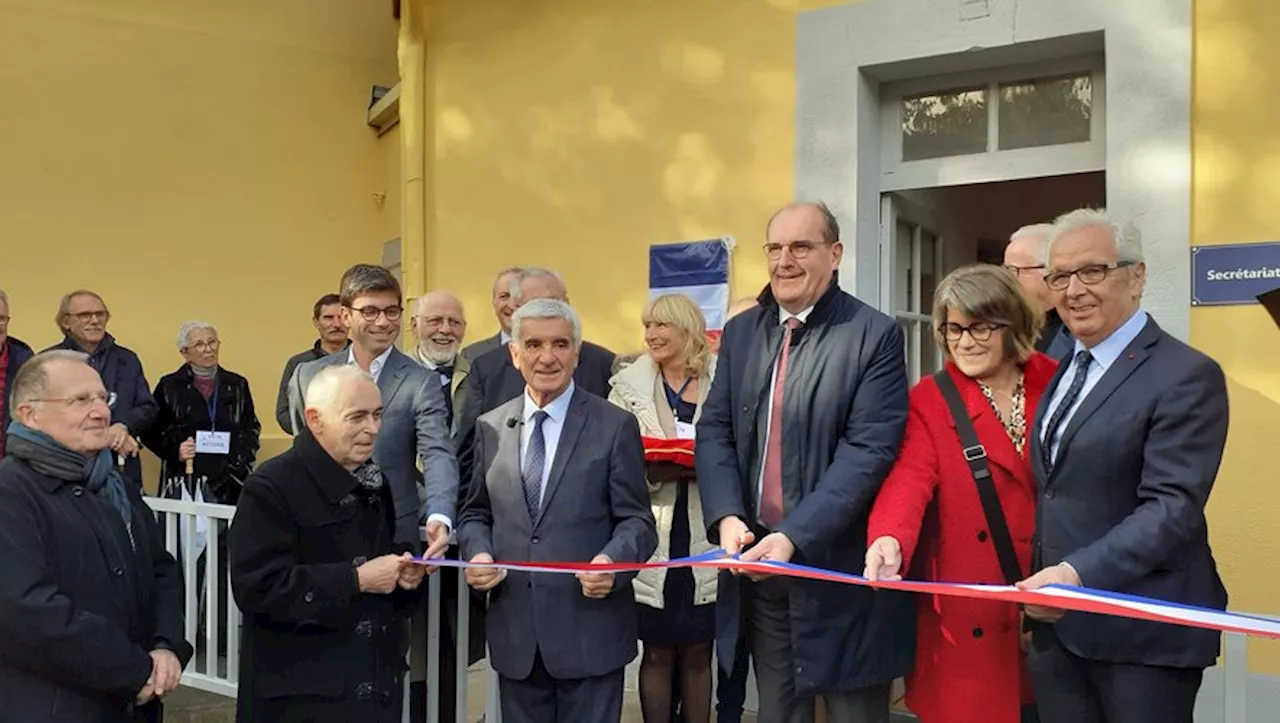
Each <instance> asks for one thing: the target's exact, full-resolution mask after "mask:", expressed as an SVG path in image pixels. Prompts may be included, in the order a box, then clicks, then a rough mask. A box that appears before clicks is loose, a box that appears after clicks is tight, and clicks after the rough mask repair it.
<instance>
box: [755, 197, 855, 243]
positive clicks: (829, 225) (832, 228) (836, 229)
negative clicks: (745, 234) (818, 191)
mask: <svg viewBox="0 0 1280 723" xmlns="http://www.w3.org/2000/svg"><path fill="white" fill-rule="evenodd" d="M796 208H810V209H813V210H814V211H817V212H818V215H819V216H821V217H822V240H823V241H826V242H827V243H829V244H837V243H840V222H839V221H837V220H836V215H835V214H834V213H832V212H831V208H830V207H828V206H827V204H826V202H824V201H792V202H791V203H788V204H787V205H785V206H783V207H782V208H780V209H778V210H777V211H776V212H775V213H774V214H773V215H772V216H770V217H769V222H768V223H766V224H765V225H764V235H765V238H768V237H769V229H770V228H772V227H773V221H774V219H776V218H777V217H778V216H779V215H780V214H781V213H782V212H783V211H790V210H792V209H796Z"/></svg>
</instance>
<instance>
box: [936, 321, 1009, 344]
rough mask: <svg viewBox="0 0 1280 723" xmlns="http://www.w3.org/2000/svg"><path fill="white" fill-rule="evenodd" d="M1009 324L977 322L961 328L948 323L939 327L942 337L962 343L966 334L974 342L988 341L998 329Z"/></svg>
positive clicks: (953, 323)
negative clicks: (961, 340) (966, 333)
mask: <svg viewBox="0 0 1280 723" xmlns="http://www.w3.org/2000/svg"><path fill="white" fill-rule="evenodd" d="M1006 326H1008V324H993V323H991V322H989V321H975V322H973V323H972V324H970V325H968V326H961V325H959V324H956V323H955V322H950V321H949V322H947V323H945V324H941V325H939V326H938V331H939V332H941V333H942V337H943V338H944V339H946V340H947V341H960V339H961V337H963V336H964V334H965V332H966V331H967V332H969V336H971V337H973V340H974V341H988V340H989V339H991V335H992V334H993V333H995V332H996V331H997V330H998V329H1003V328H1005V327H1006Z"/></svg>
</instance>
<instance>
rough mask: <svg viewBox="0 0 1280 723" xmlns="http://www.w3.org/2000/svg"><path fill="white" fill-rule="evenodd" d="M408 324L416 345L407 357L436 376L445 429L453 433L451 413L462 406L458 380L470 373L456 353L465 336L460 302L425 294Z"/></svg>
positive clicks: (462, 390)
mask: <svg viewBox="0 0 1280 723" xmlns="http://www.w3.org/2000/svg"><path fill="white" fill-rule="evenodd" d="M412 321H413V323H412V325H411V327H410V328H412V329H413V335H414V337H416V338H417V340H418V345H417V346H415V347H414V348H413V349H412V350H411V351H410V352H409V356H410V357H411V358H412V359H413V360H414V361H416V362H418V363H419V364H421V365H422V366H424V367H426V368H428V369H431V370H432V371H436V372H439V373H440V386H442V387H445V388H446V390H447V391H446V392H445V395H444V398H445V408H446V409H448V411H449V429H450V430H452V431H453V432H454V433H456V432H457V428H456V424H455V423H454V410H457V409H461V408H462V406H463V404H464V403H465V402H466V400H465V395H466V388H465V387H463V386H462V380H464V379H466V378H467V374H469V373H470V372H471V362H470V361H468V360H467V358H466V357H465V356H463V355H462V354H460V353H459V350H460V349H461V348H462V339H463V338H464V337H465V336H466V333H467V317H466V314H465V313H464V312H463V310H462V300H461V299H459V298H458V297H457V296H455V295H453V294H451V293H449V292H448V291H431V292H428V293H426V294H424V295H423V296H420V297H418V301H417V304H416V311H415V313H414V315H413V320H412Z"/></svg>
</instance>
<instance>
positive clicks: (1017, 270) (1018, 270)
mask: <svg viewBox="0 0 1280 723" xmlns="http://www.w3.org/2000/svg"><path fill="white" fill-rule="evenodd" d="M1004 268H1005V270H1006V271H1008V272H1009V273H1011V274H1013V275H1014V276H1021V275H1022V272H1023V271H1035V270H1037V269H1043V268H1044V264H1040V265H1038V266H1013V265H1011V264H1005V265H1004Z"/></svg>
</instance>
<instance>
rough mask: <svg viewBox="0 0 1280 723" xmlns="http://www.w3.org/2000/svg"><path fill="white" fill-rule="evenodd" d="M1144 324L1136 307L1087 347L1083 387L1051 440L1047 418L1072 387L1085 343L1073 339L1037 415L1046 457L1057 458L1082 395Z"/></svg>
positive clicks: (1143, 318) (1105, 371)
mask: <svg viewBox="0 0 1280 723" xmlns="http://www.w3.org/2000/svg"><path fill="white" fill-rule="evenodd" d="M1146 325H1147V312H1145V311H1143V310H1142V309H1138V311H1137V312H1136V313H1134V315H1133V316H1131V317H1129V320H1128V321H1126V322H1125V323H1123V324H1121V325H1120V328H1119V329H1116V330H1115V331H1113V332H1111V336H1109V337H1107V338H1106V339H1103V340H1102V341H1100V342H1098V343H1097V344H1096V345H1094V347H1093V348H1092V349H1089V355H1090V356H1092V357H1093V360H1092V361H1090V362H1089V367H1088V368H1087V369H1086V370H1085V377H1084V386H1083V387H1081V388H1080V396H1078V397H1076V401H1075V404H1072V405H1071V408H1070V409H1068V410H1067V413H1066V415H1065V416H1064V417H1063V419H1062V422H1061V423H1060V424H1059V425H1058V430H1057V433H1056V434H1055V435H1054V437H1053V439H1052V440H1047V439H1045V438H1044V435H1045V426H1046V425H1047V424H1048V423H1049V418H1050V417H1052V416H1053V412H1054V410H1056V409H1057V408H1058V405H1060V404H1062V398H1063V397H1065V396H1066V395H1067V390H1068V389H1070V388H1071V382H1072V380H1074V379H1075V378H1076V361H1075V359H1076V355H1077V354H1079V353H1080V352H1081V351H1083V350H1084V348H1085V346H1084V344H1083V343H1081V341H1080V340H1079V339H1076V340H1075V347H1074V348H1073V349H1072V350H1071V357H1070V358H1069V359H1064V360H1063V362H1062V363H1063V364H1066V365H1068V368H1067V370H1066V371H1065V372H1063V373H1062V378H1061V379H1059V380H1058V386H1057V387H1055V388H1054V390H1053V396H1052V397H1051V398H1050V399H1049V406H1047V407H1045V408H1044V414H1043V415H1041V417H1040V443H1041V445H1042V448H1043V449H1045V450H1047V451H1048V453H1049V454H1048V459H1049V460H1050V461H1055V460H1057V458H1058V443H1059V442H1060V441H1062V434H1063V432H1065V431H1066V429H1067V425H1068V424H1070V423H1071V417H1072V416H1073V415H1074V414H1075V413H1076V410H1077V409H1079V408H1080V404H1081V403H1083V402H1084V400H1085V397H1087V396H1089V392H1090V391H1092V390H1093V388H1094V387H1096V386H1097V385H1098V380H1099V379H1102V375H1104V374H1106V373H1107V370H1108V369H1110V368H1111V365H1112V364H1115V362H1116V360H1117V359H1119V358H1120V355H1121V354H1122V353H1124V350H1125V349H1126V348H1128V346H1129V344H1131V343H1133V340H1134V339H1136V338H1138V334H1139V333H1141V332H1142V328H1143V327H1144V326H1146Z"/></svg>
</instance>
